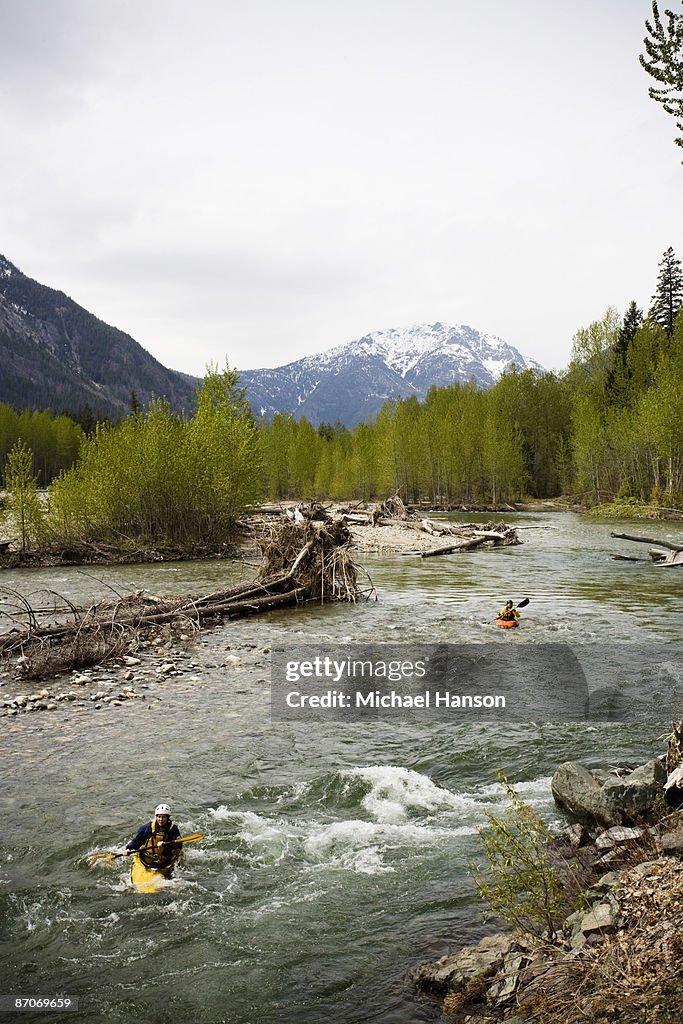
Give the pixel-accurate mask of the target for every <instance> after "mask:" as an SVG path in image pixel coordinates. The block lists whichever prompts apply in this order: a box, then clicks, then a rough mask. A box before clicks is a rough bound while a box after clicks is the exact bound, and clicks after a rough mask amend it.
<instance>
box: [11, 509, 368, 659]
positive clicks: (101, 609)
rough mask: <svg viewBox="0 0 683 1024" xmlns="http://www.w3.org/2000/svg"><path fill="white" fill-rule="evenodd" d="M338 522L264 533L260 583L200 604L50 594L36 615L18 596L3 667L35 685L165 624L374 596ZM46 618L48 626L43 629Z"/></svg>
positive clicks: (110, 654)
mask: <svg viewBox="0 0 683 1024" xmlns="http://www.w3.org/2000/svg"><path fill="white" fill-rule="evenodd" d="M350 541H351V537H350V534H349V531H348V529H347V527H346V526H345V525H344V523H342V522H341V521H339V520H337V521H333V522H330V523H322V524H318V523H314V522H311V521H309V520H306V521H304V522H302V523H298V522H293V521H291V520H290V519H288V518H283V519H282V520H280V521H279V522H278V523H276V524H272V525H270V526H268V527H267V528H266V529H265V530H264V532H263V534H262V535H261V536H260V537H259V538H258V540H257V543H258V544H259V547H260V549H261V553H262V556H263V566H262V568H261V570H260V572H259V575H258V577H257V578H256V579H255V580H253V581H251V582H249V583H242V584H239V585H237V586H235V587H231V588H230V589H229V590H219V591H215V592H213V593H211V594H205V595H202V596H193V597H188V596H175V597H156V596H154V595H150V594H145V593H143V592H140V591H139V592H137V593H135V594H132V595H128V596H125V597H120V598H118V599H117V600H108V601H101V602H98V603H97V604H94V605H91V606H90V607H88V608H78V607H76V606H74V605H73V604H71V602H69V601H67V599H66V598H63V597H61V596H60V595H58V594H54V593H52V592H50V595H51V606H50V607H49V608H44V607H43V608H35V607H33V606H32V604H31V602H30V601H29V600H28V599H27V598H26V597H25V596H24V595H22V594H19V593H18V592H17V591H13V590H5V591H4V593H5V596H6V597H8V598H9V599H10V600H11V602H13V604H12V606H11V607H10V609H9V610H8V611H6V612H4V613H2V614H3V615H4V616H5V617H7V618H8V619H10V621H11V622H12V623H13V625H12V627H11V628H10V629H9V630H7V631H6V632H4V633H2V634H0V659H2V660H4V661H5V662H8V663H9V662H13V664H14V665H15V666H16V667H18V668H19V670H20V671H21V674H22V675H23V676H25V677H30V678H38V677H40V676H42V675H46V674H54V673H56V672H63V671H66V670H68V669H71V668H76V667H81V666H85V665H92V664H97V663H100V662H103V661H106V660H110V659H112V658H120V657H122V656H123V655H125V654H127V653H129V652H130V651H132V650H134V649H135V648H136V645H137V643H138V641H139V639H140V637H141V636H142V635H144V633H145V631H147V630H150V629H154V628H156V627H158V626H161V625H164V624H171V625H173V626H180V627H182V629H183V630H184V631H186V632H187V631H188V630H189V631H195V630H198V629H199V628H201V626H202V625H204V624H205V623H208V622H211V623H215V622H216V621H220V620H225V619H235V618H240V617H243V616H246V615H256V614H260V613H262V612H266V611H271V610H273V609H276V608H283V607H288V606H292V605H300V604H305V603H308V602H316V603H319V604H320V603H326V602H329V601H356V600H358V599H359V598H360V597H369V596H370V595H371V594H372V592H373V587H372V583H371V581H370V579H369V577H367V575H366V578H365V581H364V585H363V586H361V585H360V583H359V572H360V570H359V568H358V567H357V566H356V565H355V564H354V562H353V560H352V558H351V556H350V554H349V551H348V547H349V544H350ZM46 616H52V621H49V622H45V624H43V622H44V620H45V618H46Z"/></svg>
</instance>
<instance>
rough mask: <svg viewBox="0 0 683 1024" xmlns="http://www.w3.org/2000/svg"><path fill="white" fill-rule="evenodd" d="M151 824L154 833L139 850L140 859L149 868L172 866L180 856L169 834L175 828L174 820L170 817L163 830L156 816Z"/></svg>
mask: <svg viewBox="0 0 683 1024" xmlns="http://www.w3.org/2000/svg"><path fill="white" fill-rule="evenodd" d="M150 825H151V827H152V834H151V835H150V836H149V838H148V839H147V842H146V843H145V845H144V846H141V847H140V849H139V850H138V853H139V855H140V860H141V861H142V863H143V864H144V865H145V867H148V868H166V867H170V865H171V864H173V863H174V861H175V860H177V858H178V851H177V850H176V849H174V847H173V845H172V843H173V840H172V839H169V838H168V834H169V832H170V831H171V829H172V828H173V822H172V821H171V819H170V818H169V819H168V822H167V824H166V828H165V829H164V830H163V831H162V830H161V829H160V828H159V826H158V825H157V820H156V818H153V819H152V821H151V822H150Z"/></svg>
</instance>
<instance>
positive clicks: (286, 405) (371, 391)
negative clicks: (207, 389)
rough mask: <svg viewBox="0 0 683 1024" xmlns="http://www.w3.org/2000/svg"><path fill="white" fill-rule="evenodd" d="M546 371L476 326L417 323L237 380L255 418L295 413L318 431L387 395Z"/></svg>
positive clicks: (349, 420) (365, 412)
mask: <svg viewBox="0 0 683 1024" xmlns="http://www.w3.org/2000/svg"><path fill="white" fill-rule="evenodd" d="M513 364H514V365H515V366H516V367H517V368H518V369H519V370H525V369H535V370H539V371H542V370H543V367H541V366H540V364H539V363H536V362H534V360H532V359H525V358H524V356H523V355H522V354H521V353H520V352H519V351H518V350H517V349H516V348H513V346H512V345H508V343H507V342H505V341H503V340H502V338H497V337H495V336H494V335H492V334H483V333H482V332H481V331H477V330H475V329H474V328H473V327H466V326H464V325H455V326H453V325H450V324H442V323H436V324H416V325H414V326H413V327H405V328H396V329H391V330H388V331H375V332H374V333H373V334H366V335H365V336H364V337H362V338H359V339H358V340H357V341H351V342H349V343H348V344H346V345H338V346H337V347H336V348H331V349H329V350H328V351H327V352H321V353H320V354H319V355H315V356H306V357H305V358H304V359H299V360H297V361H296V362H294V363H288V364H287V365H286V366H279V367H277V368H275V369H272V370H265V369H264V370H245V371H241V372H240V380H241V383H242V384H243V385H246V387H247V397H248V399H249V402H250V404H251V407H252V409H253V411H254V412H255V413H256V414H257V415H263V416H272V415H273V414H274V413H276V412H283V413H284V412H290V413H292V415H293V416H295V417H297V418H299V417H301V416H305V417H306V419H307V420H308V421H309V422H310V423H312V424H313V425H314V426H317V425H318V424H319V423H323V422H326V423H334V422H336V421H337V420H340V421H341V422H342V423H344V424H345V425H346V426H353V425H354V424H356V423H360V422H362V421H363V420H366V419H368V417H371V416H374V415H375V414H376V413H377V412H378V411H379V409H380V407H381V406H382V404H383V403H384V402H385V401H386V400H387V399H388V398H399V397H403V398H405V397H408V396H410V395H415V396H416V397H417V398H420V399H422V398H424V397H425V396H426V394H427V391H428V390H429V388H430V387H432V386H437V387H444V386H445V385H447V384H454V383H461V384H464V383H466V382H467V381H474V382H475V383H476V384H477V386H478V387H483V388H485V387H490V386H491V385H492V384H495V382H496V381H497V380H498V379H499V377H500V376H501V374H502V373H503V371H504V370H506V369H508V368H509V367H511V366H512V365H513Z"/></svg>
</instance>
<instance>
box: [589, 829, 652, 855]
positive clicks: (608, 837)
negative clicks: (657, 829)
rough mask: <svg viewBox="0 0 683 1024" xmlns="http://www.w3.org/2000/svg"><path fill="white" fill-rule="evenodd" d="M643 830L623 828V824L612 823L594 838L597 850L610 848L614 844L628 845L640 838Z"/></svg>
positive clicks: (643, 833)
mask: <svg viewBox="0 0 683 1024" xmlns="http://www.w3.org/2000/svg"><path fill="white" fill-rule="evenodd" d="M644 835H645V832H644V830H643V829H642V828H624V826H623V825H614V826H613V827H612V828H608V829H606V831H604V832H601V833H600V835H599V836H598V837H597V839H596V840H595V845H596V847H597V848H598V850H611V849H613V848H614V847H615V846H629V845H631V844H632V843H634V842H636V841H637V840H638V839H642V838H643V836H644Z"/></svg>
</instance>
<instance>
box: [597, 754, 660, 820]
mask: <svg viewBox="0 0 683 1024" xmlns="http://www.w3.org/2000/svg"><path fill="white" fill-rule="evenodd" d="M665 782H666V769H665V767H664V765H663V763H662V761H660V760H659V759H657V760H654V761H648V763H647V764H643V765H641V766H640V767H639V768H634V769H633V771H632V772H629V774H628V775H624V776H622V777H621V778H617V777H615V778H610V779H608V780H607V782H606V783H605V785H604V786H603V789H602V792H603V796H604V799H605V803H606V804H607V807H608V808H609V810H610V812H611V814H612V816H613V817H614V819H615V820H616V819H619V821H620V822H629V821H643V820H646V819H647V818H648V817H650V814H651V812H652V808H653V805H654V802H655V800H656V798H657V797H658V796H661V795H662V792H663V788H664V783H665Z"/></svg>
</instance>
